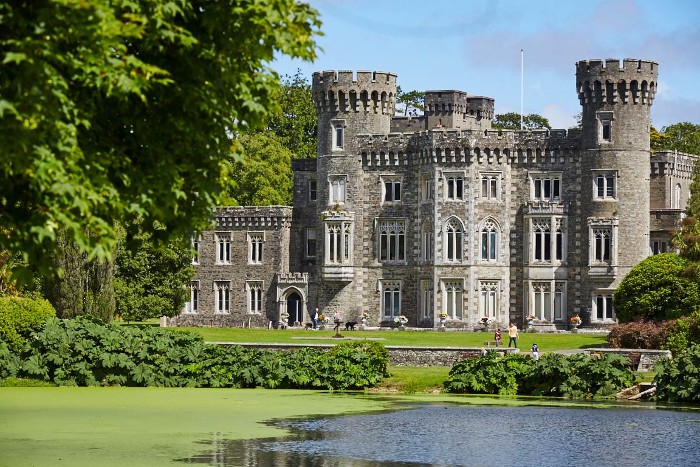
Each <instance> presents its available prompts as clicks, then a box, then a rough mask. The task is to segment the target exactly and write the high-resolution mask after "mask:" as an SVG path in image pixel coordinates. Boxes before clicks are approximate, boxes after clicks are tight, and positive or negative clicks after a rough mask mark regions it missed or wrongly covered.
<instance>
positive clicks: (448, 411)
mask: <svg viewBox="0 0 700 467" xmlns="http://www.w3.org/2000/svg"><path fill="white" fill-rule="evenodd" d="M276 424H277V425H279V426H282V427H284V428H286V429H288V430H290V431H291V432H292V435H290V436H287V437H283V438H277V439H259V440H233V441H232V440H226V439H213V440H211V441H209V442H208V443H209V444H210V446H209V449H208V450H207V451H208V452H207V453H204V454H202V455H199V456H196V457H193V458H190V459H180V460H181V461H183V462H186V463H189V464H209V465H214V466H218V467H228V466H258V465H274V466H290V467H292V466H293V467H297V466H308V467H329V466H350V467H375V466H389V467H393V466H447V465H455V466H456V465H464V466H491V465H498V466H521V465H537V466H561V465H571V466H584V465H585V466H590V465H596V466H627V465H642V464H647V465H692V464H695V463H696V461H697V458H698V455H700V446H698V444H697V442H696V440H697V439H698V437H699V436H700V423H698V413H697V412H680V411H666V410H646V409H638V408H637V409H620V408H615V409H596V408H557V407H541V406H530V407H503V406H496V407H494V406H488V407H483V406H482V407H479V406H463V405H445V404H440V405H434V404H425V405H417V406H415V407H413V408H412V409H411V410H397V411H391V412H385V413H372V414H367V415H349V416H338V417H324V418H315V419H308V420H293V421H282V422H278V423H276Z"/></svg>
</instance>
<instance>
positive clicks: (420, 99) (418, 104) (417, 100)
mask: <svg viewBox="0 0 700 467" xmlns="http://www.w3.org/2000/svg"><path fill="white" fill-rule="evenodd" d="M396 103H397V104H399V105H398V106H397V108H398V109H400V110H402V111H403V114H404V115H410V114H411V111H412V110H413V112H414V114H415V113H416V112H417V111H420V112H423V110H424V109H425V93H423V92H421V91H415V90H414V91H406V92H404V91H403V90H402V89H401V86H396Z"/></svg>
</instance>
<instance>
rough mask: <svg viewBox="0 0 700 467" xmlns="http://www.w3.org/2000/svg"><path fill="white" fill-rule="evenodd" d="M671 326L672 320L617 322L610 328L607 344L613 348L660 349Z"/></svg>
mask: <svg viewBox="0 0 700 467" xmlns="http://www.w3.org/2000/svg"><path fill="white" fill-rule="evenodd" d="M672 327H673V321H664V322H663V323H660V324H657V323H652V322H648V321H634V322H632V323H624V324H617V325H615V326H612V327H611V328H610V333H609V334H608V346H609V347H611V348H614V349H662V348H665V344H666V339H667V336H668V333H669V331H670V330H671V328H672Z"/></svg>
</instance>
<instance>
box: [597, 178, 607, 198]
mask: <svg viewBox="0 0 700 467" xmlns="http://www.w3.org/2000/svg"><path fill="white" fill-rule="evenodd" d="M596 183H597V185H598V198H603V197H604V196H605V177H597V178H596Z"/></svg>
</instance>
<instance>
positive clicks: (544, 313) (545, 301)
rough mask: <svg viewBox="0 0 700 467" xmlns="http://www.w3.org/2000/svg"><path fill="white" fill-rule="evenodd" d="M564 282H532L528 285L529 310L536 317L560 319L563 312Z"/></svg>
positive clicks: (548, 319) (563, 314)
mask: <svg viewBox="0 0 700 467" xmlns="http://www.w3.org/2000/svg"><path fill="white" fill-rule="evenodd" d="M565 287H566V285H565V283H564V282H552V281H548V282H534V283H532V285H531V287H530V312H529V314H531V315H534V316H535V318H536V319H541V320H546V321H549V322H555V321H562V320H563V319H564V317H565V313H564V311H565V310H564V291H565Z"/></svg>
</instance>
